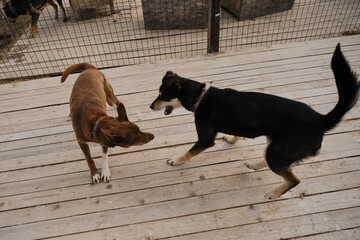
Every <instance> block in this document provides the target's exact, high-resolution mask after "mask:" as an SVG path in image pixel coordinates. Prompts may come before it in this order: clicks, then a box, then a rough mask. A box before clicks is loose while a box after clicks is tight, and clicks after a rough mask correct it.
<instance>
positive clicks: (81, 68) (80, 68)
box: [61, 63, 96, 83]
mask: <svg viewBox="0 0 360 240" xmlns="http://www.w3.org/2000/svg"><path fill="white" fill-rule="evenodd" d="M88 68H95V69H96V67H94V66H93V65H91V64H90V63H77V64H73V65H71V66H69V67H67V68H66V69H65V71H64V72H63V74H62V76H61V82H62V83H63V82H65V80H66V78H67V77H68V76H69V75H70V74H71V73H73V72H75V71H84V70H85V69H88Z"/></svg>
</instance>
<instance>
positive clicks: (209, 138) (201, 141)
mask: <svg viewBox="0 0 360 240" xmlns="http://www.w3.org/2000/svg"><path fill="white" fill-rule="evenodd" d="M196 126H198V125H196ZM196 130H197V134H198V141H197V142H196V143H195V145H194V146H193V147H192V148H191V149H190V150H189V151H187V152H186V153H185V154H183V155H181V156H179V157H176V158H173V159H170V160H168V161H167V163H168V164H169V165H171V166H175V165H180V164H182V163H184V162H186V161H189V160H190V159H191V158H193V157H194V156H196V155H198V154H199V153H201V152H202V151H204V150H205V149H207V148H209V147H212V146H214V144H215V143H214V140H215V136H216V132H215V131H214V130H213V129H212V127H207V126H202V127H197V128H196Z"/></svg>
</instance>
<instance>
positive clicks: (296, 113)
mask: <svg viewBox="0 0 360 240" xmlns="http://www.w3.org/2000/svg"><path fill="white" fill-rule="evenodd" d="M331 68H332V71H333V73H334V75H335V81H336V86H337V89H338V94H339V101H338V103H337V104H336V106H335V108H334V109H333V110H331V111H330V112H329V113H328V114H326V115H322V114H320V113H318V112H315V111H314V110H313V109H312V108H310V107H309V106H308V105H306V104H304V103H301V102H296V101H292V100H289V99H286V98H281V97H277V96H273V95H268V94H262V93H254V92H238V91H235V90H232V89H218V88H214V87H210V88H209V89H207V90H206V89H205V84H201V83H199V82H196V81H193V80H190V79H186V78H182V77H179V76H178V75H176V74H174V73H173V72H167V73H166V75H165V76H164V78H163V80H162V85H161V86H160V94H159V96H158V98H157V99H155V101H154V102H153V103H152V104H151V106H150V108H151V109H153V110H160V109H162V108H165V114H166V115H168V114H170V113H171V112H172V110H173V109H174V108H176V107H180V106H182V107H184V108H185V109H187V110H189V111H193V112H194V113H195V125H196V130H197V134H198V141H197V142H196V144H195V145H194V146H193V147H192V148H191V149H190V150H189V151H188V152H186V153H185V154H184V155H182V156H180V157H176V158H174V159H170V160H168V164H170V165H172V166H173V165H179V164H181V163H184V162H186V161H188V160H189V159H191V158H192V157H194V156H195V155H197V154H199V153H200V152H202V151H204V150H205V149H206V148H209V147H211V146H213V145H214V139H215V137H216V134H217V133H218V132H222V133H225V134H231V135H235V136H228V137H226V138H225V140H227V141H228V142H231V143H234V142H235V141H236V140H237V139H238V137H237V136H242V137H247V138H255V137H258V136H267V139H268V147H267V149H266V153H265V159H266V162H265V161H263V162H260V163H257V164H252V165H250V164H245V165H246V166H247V167H249V168H251V169H259V168H262V167H265V166H269V168H270V169H271V170H272V171H273V172H274V173H276V174H278V175H280V176H281V177H283V178H284V180H285V183H284V184H283V185H281V186H280V187H278V188H276V189H275V190H274V191H272V192H271V193H270V194H267V195H266V197H267V198H269V199H275V198H279V197H280V196H281V195H282V194H284V193H285V192H287V191H288V190H289V189H291V188H293V187H295V186H296V185H297V184H299V182H300V180H299V179H298V178H297V177H296V176H295V175H294V174H293V173H292V171H291V168H290V166H291V164H292V163H294V162H296V161H300V160H301V159H304V158H306V157H309V156H315V155H316V154H317V153H318V151H319V149H320V147H321V142H322V139H323V136H324V133H325V132H327V131H329V130H330V129H332V128H334V127H335V126H336V125H337V124H338V123H339V122H340V120H341V119H342V117H343V116H344V114H345V113H346V112H347V111H349V110H350V109H351V108H352V107H353V106H354V104H355V103H356V101H357V99H358V94H359V89H360V83H359V82H358V81H357V76H356V74H355V73H354V72H352V71H351V68H350V66H349V64H348V62H347V61H346V59H345V57H344V56H343V54H342V52H341V50H340V44H338V45H337V47H336V50H335V52H334V55H333V57H332V62H331Z"/></svg>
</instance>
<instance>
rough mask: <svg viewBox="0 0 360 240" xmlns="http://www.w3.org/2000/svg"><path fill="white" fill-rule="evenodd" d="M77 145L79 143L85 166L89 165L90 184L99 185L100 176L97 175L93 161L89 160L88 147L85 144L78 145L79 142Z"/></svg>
mask: <svg viewBox="0 0 360 240" xmlns="http://www.w3.org/2000/svg"><path fill="white" fill-rule="evenodd" d="M78 143H79V146H80V148H81V150H82V152H83V153H84V155H85V158H86V161H87V164H88V165H89V168H90V176H91V180H92V182H93V183H99V182H100V174H99V173H98V170H97V168H96V166H95V162H94V160H93V159H92V158H91V154H90V148H89V145H87V144H85V143H80V142H78Z"/></svg>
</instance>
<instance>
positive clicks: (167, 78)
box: [162, 71, 177, 83]
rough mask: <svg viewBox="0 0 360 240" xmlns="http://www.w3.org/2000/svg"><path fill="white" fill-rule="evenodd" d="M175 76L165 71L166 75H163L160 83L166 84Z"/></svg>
mask: <svg viewBox="0 0 360 240" xmlns="http://www.w3.org/2000/svg"><path fill="white" fill-rule="evenodd" d="M176 76H177V74H176V73H173V72H172V71H167V73H166V74H165V76H164V77H163V79H162V83H164V82H166V81H167V80H169V79H170V78H172V77H176Z"/></svg>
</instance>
